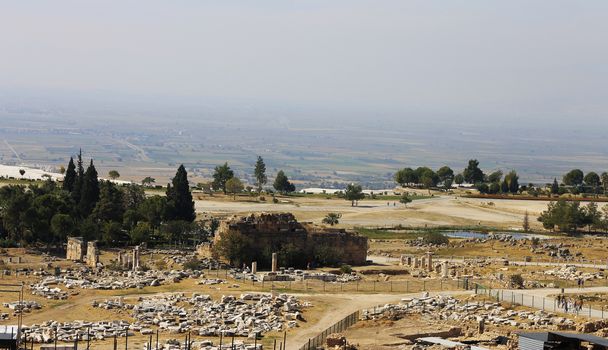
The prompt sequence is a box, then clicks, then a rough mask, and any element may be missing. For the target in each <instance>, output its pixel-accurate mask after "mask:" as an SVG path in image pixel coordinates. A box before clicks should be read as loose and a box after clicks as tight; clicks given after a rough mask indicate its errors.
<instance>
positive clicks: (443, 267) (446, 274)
mask: <svg viewBox="0 0 608 350" xmlns="http://www.w3.org/2000/svg"><path fill="white" fill-rule="evenodd" d="M441 277H443V278H448V277H450V272H449V270H448V262H447V261H444V262H442V263H441Z"/></svg>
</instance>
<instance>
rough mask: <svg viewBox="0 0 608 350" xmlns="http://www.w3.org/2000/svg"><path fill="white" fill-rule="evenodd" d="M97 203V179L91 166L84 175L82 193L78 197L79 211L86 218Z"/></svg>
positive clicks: (93, 166) (95, 170)
mask: <svg viewBox="0 0 608 350" xmlns="http://www.w3.org/2000/svg"><path fill="white" fill-rule="evenodd" d="M98 201H99V179H98V178H97V169H95V165H93V160H92V159H91V164H90V165H89V167H88V168H87V171H86V172H85V173H84V178H83V182H82V193H81V196H80V210H81V212H82V214H83V215H84V216H88V215H89V214H91V211H93V208H95V205H96V204H97V202H98Z"/></svg>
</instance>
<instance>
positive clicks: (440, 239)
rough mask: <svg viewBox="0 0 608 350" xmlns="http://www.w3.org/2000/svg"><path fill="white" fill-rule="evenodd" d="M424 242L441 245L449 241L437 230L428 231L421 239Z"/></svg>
mask: <svg viewBox="0 0 608 350" xmlns="http://www.w3.org/2000/svg"><path fill="white" fill-rule="evenodd" d="M422 240H423V241H424V243H426V244H433V245H442V244H448V243H450V239H449V238H448V237H446V236H444V235H442V234H441V233H439V232H429V233H427V234H426V235H425V236H424V238H423V239H422Z"/></svg>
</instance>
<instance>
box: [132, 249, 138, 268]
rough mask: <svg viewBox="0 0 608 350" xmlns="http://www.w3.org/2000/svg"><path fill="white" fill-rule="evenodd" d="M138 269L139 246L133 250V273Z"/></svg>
mask: <svg viewBox="0 0 608 350" xmlns="http://www.w3.org/2000/svg"><path fill="white" fill-rule="evenodd" d="M138 269H139V246H135V248H133V271H137V270H138Z"/></svg>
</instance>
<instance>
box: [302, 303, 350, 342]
mask: <svg viewBox="0 0 608 350" xmlns="http://www.w3.org/2000/svg"><path fill="white" fill-rule="evenodd" d="M360 313H361V312H360V311H355V312H353V313H352V314H350V315H348V316H346V317H344V318H343V319H341V320H340V321H338V322H336V323H335V324H333V325H331V326H329V327H327V329H325V330H324V331H323V332H321V333H319V334H318V335H316V336H315V337H313V338H310V339H308V342H307V343H306V344H304V345H302V346H301V347H300V348H299V350H310V349H316V348H318V347H320V346H323V344H324V343H325V340H326V339H327V336H329V335H330V334H333V333H340V332H344V331H345V330H347V329H348V328H350V327H351V326H353V325H354V324H355V323H357V322H359V318H360ZM339 345H346V344H339Z"/></svg>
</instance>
